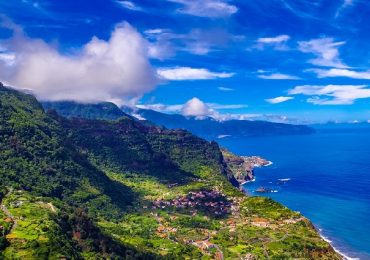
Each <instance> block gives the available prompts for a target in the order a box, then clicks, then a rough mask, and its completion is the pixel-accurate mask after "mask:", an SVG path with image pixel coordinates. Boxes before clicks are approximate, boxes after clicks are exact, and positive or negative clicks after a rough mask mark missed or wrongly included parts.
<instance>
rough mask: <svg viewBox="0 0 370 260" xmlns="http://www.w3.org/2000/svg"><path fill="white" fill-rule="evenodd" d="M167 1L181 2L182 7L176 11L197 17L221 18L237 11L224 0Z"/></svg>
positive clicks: (171, 0)
mask: <svg viewBox="0 0 370 260" xmlns="http://www.w3.org/2000/svg"><path fill="white" fill-rule="evenodd" d="M168 1H169V2H173V3H177V4H181V5H182V8H179V9H177V12H179V13H184V14H189V15H193V16H199V17H208V18H221V17H228V16H230V15H232V14H235V13H236V12H238V8H237V7H236V6H235V5H231V4H229V3H228V1H225V0H168Z"/></svg>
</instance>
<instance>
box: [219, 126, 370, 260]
mask: <svg viewBox="0 0 370 260" xmlns="http://www.w3.org/2000/svg"><path fill="white" fill-rule="evenodd" d="M218 142H219V143H220V145H221V146H224V147H226V148H228V149H229V150H231V151H233V152H234V153H236V154H238V155H247V156H248V155H259V156H262V157H264V158H266V159H268V160H270V161H272V162H273V164H272V165H271V166H268V167H263V168H258V169H256V170H255V173H256V180H255V182H250V183H247V184H246V185H245V186H244V189H245V190H246V191H247V193H250V194H252V195H262V196H268V197H271V198H273V199H275V200H276V201H279V202H281V203H282V204H284V205H286V206H287V207H289V208H291V209H293V210H296V211H300V212H301V213H302V214H303V215H305V216H306V217H308V218H309V219H310V220H311V221H312V222H313V223H314V225H315V226H316V227H317V229H319V230H320V232H321V233H322V235H323V236H324V237H326V238H328V239H329V240H330V241H331V243H332V245H333V246H334V247H335V248H336V249H337V250H338V251H340V252H342V253H344V254H345V255H347V256H349V257H351V258H357V259H370V129H369V130H368V131H367V130H363V129H362V130H361V131H360V130H359V131H353V130H351V131H343V130H341V131H325V132H318V133H316V134H312V135H303V136H276V137H249V138H233V137H229V138H224V139H219V140H218ZM288 178H289V179H290V181H288V182H286V183H285V184H278V179H288ZM261 186H263V187H266V188H270V189H272V190H277V191H278V192H277V193H263V194H259V193H254V192H253V191H255V190H256V189H257V188H258V187H261Z"/></svg>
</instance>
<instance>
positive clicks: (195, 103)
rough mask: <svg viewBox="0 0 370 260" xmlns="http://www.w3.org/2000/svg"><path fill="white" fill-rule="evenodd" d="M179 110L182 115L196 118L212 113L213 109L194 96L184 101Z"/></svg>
mask: <svg viewBox="0 0 370 260" xmlns="http://www.w3.org/2000/svg"><path fill="white" fill-rule="evenodd" d="M181 112H182V114H183V115H184V116H195V117H198V118H203V117H207V116H210V115H212V114H214V111H213V110H212V109H210V107H209V106H208V105H207V104H206V103H204V102H203V101H201V100H200V99H199V98H196V97H194V98H192V99H190V100H189V101H188V102H186V103H185V105H184V106H183V108H182V111H181Z"/></svg>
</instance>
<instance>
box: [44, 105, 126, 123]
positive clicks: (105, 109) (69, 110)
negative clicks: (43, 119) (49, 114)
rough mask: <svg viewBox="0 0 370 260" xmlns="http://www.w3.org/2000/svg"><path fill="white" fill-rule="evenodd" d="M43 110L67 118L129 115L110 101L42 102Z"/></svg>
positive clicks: (115, 117) (110, 117)
mask: <svg viewBox="0 0 370 260" xmlns="http://www.w3.org/2000/svg"><path fill="white" fill-rule="evenodd" d="M42 106H43V107H44V109H45V110H55V111H57V112H58V114H59V115H61V116H64V117H67V118H74V117H75V118H87V119H104V120H116V119H118V118H121V117H130V116H129V115H127V114H125V113H124V112H123V111H122V110H121V109H119V108H118V107H117V106H116V105H115V104H113V103H111V102H100V103H95V104H92V103H89V104H82V103H77V102H74V101H56V102H42Z"/></svg>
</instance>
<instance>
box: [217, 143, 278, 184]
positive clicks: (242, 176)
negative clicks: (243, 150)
mask: <svg viewBox="0 0 370 260" xmlns="http://www.w3.org/2000/svg"><path fill="white" fill-rule="evenodd" d="M221 151H222V154H223V157H224V160H225V163H226V164H227V166H228V168H229V170H230V171H231V173H232V175H233V176H234V178H235V179H236V180H237V181H238V183H239V184H243V183H245V182H248V181H252V180H253V179H254V168H256V167H262V166H266V165H269V164H270V163H271V162H270V161H267V160H266V159H263V158H261V157H258V156H251V157H246V156H237V155H235V154H233V153H231V152H230V151H228V150H226V149H221Z"/></svg>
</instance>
